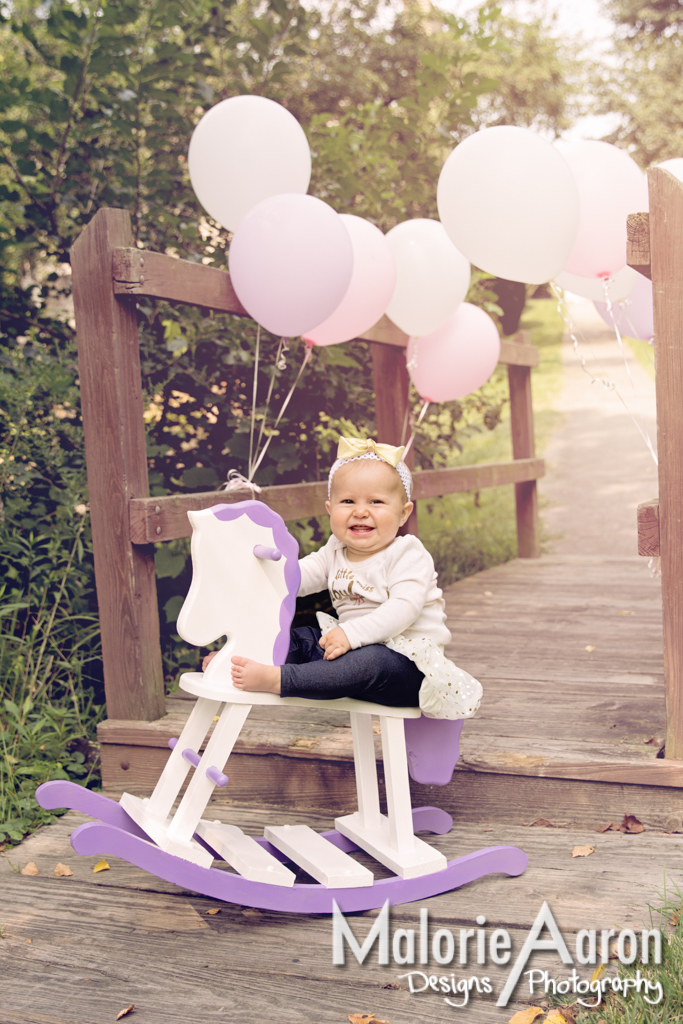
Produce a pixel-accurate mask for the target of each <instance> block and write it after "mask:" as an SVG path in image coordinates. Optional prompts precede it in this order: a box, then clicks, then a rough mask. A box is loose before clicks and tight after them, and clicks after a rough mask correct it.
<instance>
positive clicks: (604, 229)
mask: <svg viewBox="0 0 683 1024" xmlns="http://www.w3.org/2000/svg"><path fill="white" fill-rule="evenodd" d="M558 149H559V150H560V152H561V153H562V156H563V157H564V158H565V160H566V161H567V163H568V164H569V166H570V167H571V169H572V171H573V173H574V178H575V179H576V184H577V186H578V189H579V197H580V203H581V218H580V221H579V233H578V235H577V237H576V241H575V243H574V248H573V249H572V251H571V253H570V254H569V259H568V260H567V262H566V264H565V267H564V269H565V271H566V272H567V273H569V274H578V275H579V276H580V277H605V276H612V275H614V274H616V273H617V272H618V271H619V270H621V268H622V267H624V266H626V218H627V216H628V215H629V213H639V212H641V211H645V210H647V209H649V207H648V194H647V178H646V177H645V175H644V174H643V172H642V171H641V169H640V167H638V164H637V163H636V162H635V160H633V159H632V158H631V157H630V156H629V155H628V153H626V152H624V150H623V149H618V148H617V147H616V146H612V145H611V144H610V143H609V142H592V141H583V142H573V143H559V144H558Z"/></svg>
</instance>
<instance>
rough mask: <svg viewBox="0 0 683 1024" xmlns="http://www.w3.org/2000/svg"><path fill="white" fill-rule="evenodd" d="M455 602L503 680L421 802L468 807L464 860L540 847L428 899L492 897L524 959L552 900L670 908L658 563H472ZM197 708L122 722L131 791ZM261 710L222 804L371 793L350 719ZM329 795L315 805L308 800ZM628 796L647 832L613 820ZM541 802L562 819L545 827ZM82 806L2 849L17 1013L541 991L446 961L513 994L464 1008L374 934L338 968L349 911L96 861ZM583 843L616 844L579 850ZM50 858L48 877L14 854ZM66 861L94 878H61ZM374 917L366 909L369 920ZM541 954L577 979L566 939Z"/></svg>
mask: <svg viewBox="0 0 683 1024" xmlns="http://www.w3.org/2000/svg"><path fill="white" fill-rule="evenodd" d="M447 603H448V612H449V620H450V624H451V628H452V631H453V636H454V640H453V645H452V648H451V655H452V656H453V657H454V658H455V659H456V660H457V661H459V662H460V663H461V664H463V665H464V666H466V667H468V668H470V669H471V670H472V671H473V672H474V673H475V674H477V675H478V676H479V677H480V678H481V679H482V681H483V682H484V684H485V690H486V698H485V702H484V704H483V705H482V709H481V713H480V714H479V715H478V716H477V717H476V718H475V719H474V720H472V721H471V722H469V723H467V726H466V729H465V732H464V736H463V758H462V761H461V763H460V766H459V769H458V771H457V772H456V775H455V777H454V780H453V782H452V783H451V784H450V785H449V786H447V787H445V788H443V789H440V788H436V787H420V786H416V787H414V789H415V792H414V802H415V804H416V805H417V804H424V803H431V804H436V805H437V806H441V807H445V808H447V809H448V810H450V811H451V813H454V815H455V824H454V828H453V831H452V832H451V833H450V834H449V835H447V836H442V837H433V838H432V839H430V841H433V842H434V845H435V846H437V847H438V848H439V849H440V850H442V851H443V852H444V853H445V854H446V855H447V856H448V857H449V858H450V857H454V856H458V855H462V854H465V853H468V852H471V851H473V850H475V849H478V848H481V847H483V846H489V845H497V844H501V843H509V844H513V845H517V846H520V847H521V848H522V849H524V850H525V852H526V853H527V854H528V856H529V858H530V866H529V869H528V870H527V872H526V874H524V875H523V876H521V877H520V878H516V879H509V878H506V877H503V876H490V877H489V878H484V879H479V880H478V881H476V882H473V883H471V884H470V885H467V886H464V887H463V888H461V889H459V890H456V891H454V892H451V893H447V894H444V895H443V896H439V897H436V898H434V899H431V900H428V901H425V904H426V905H428V907H429V914H430V922H431V927H432V934H433V932H434V931H435V930H436V929H437V928H448V929H450V930H451V931H454V932H456V934H457V930H458V929H459V928H461V927H466V928H473V927H476V925H475V918H476V917H477V915H480V914H483V915H484V916H485V917H486V919H487V928H493V927H501V928H506V929H507V930H508V931H509V932H510V934H511V936H512V942H513V956H515V955H516V953H517V952H518V951H519V949H520V948H521V945H522V943H523V941H524V938H525V937H526V934H527V932H528V929H529V928H530V926H531V923H532V922H533V920H534V918H535V916H536V914H537V913H538V911H539V909H540V907H541V904H542V903H543V901H544V900H547V901H548V902H549V904H550V906H551V909H552V910H553V913H554V914H555V916H556V919H557V921H558V924H559V925H560V927H561V928H562V929H563V932H564V934H565V936H566V938H567V940H568V941H569V942H570V946H571V936H572V933H575V932H576V931H577V930H579V929H581V928H596V929H601V928H616V929H617V930H618V929H620V928H626V927H631V928H635V929H636V930H637V929H639V928H641V927H650V926H651V920H650V910H649V905H652V904H657V892H658V891H659V892H662V891H663V890H664V888H665V886H666V887H667V888H668V889H669V890H671V889H673V887H675V886H678V887H679V888H680V887H681V886H682V885H683V873H682V871H681V860H680V843H681V836H680V835H673V834H666V831H665V829H668V830H672V829H674V828H680V827H681V822H682V820H683V797H682V796H681V788H678V787H680V786H681V784H682V783H683V777H682V776H681V766H680V765H678V764H676V763H674V764H673V765H671V764H668V763H667V762H665V761H662V760H661V759H658V758H657V753H658V750H659V748H660V746H661V737H662V735H663V723H664V706H663V699H664V698H663V682H662V664H661V634H660V629H661V624H660V623H661V614H660V604H659V587H658V581H657V580H654V579H652V578H651V577H650V575H649V573H648V570H647V565H646V563H645V562H644V561H642V560H638V559H635V558H634V559H609V558H598V557H593V558H575V557H561V558H560V557H546V558H543V559H541V560H538V561H537V560H528V561H519V562H511V563H509V564H507V565H503V566H499V567H498V568H496V569H492V570H489V571H487V572H484V573H481V574H479V575H477V576H474V577H472V578H470V579H468V580H464V581H462V582H461V583H459V584H457V585H455V586H453V587H450V588H449V589H448V591H447ZM589 647H590V648H593V650H590V651H589V650H587V649H586V648H589ZM187 707H188V701H185V700H183V699H181V698H179V697H174V698H172V699H171V700H170V701H169V714H168V715H167V717H166V718H164V719H162V720H160V721H158V722H155V723H151V724H148V725H142V724H140V723H116V722H111V721H110V722H107V723H106V724H105V725H104V727H103V738H104V739H105V740H106V742H105V744H104V748H103V750H104V756H105V762H106V763H107V764H108V772H109V777H110V779H111V778H112V777H113V778H114V780H115V782H116V785H117V786H118V787H119V788H123V786H124V785H126V787H127V788H136V787H137V788H138V789H141V790H143V791H145V790H147V791H149V787H150V786H151V784H152V783H153V782H154V781H155V779H156V775H157V772H158V769H159V766H160V765H161V763H162V762H163V759H164V758H165V756H166V750H167V747H166V741H167V739H168V737H169V736H170V735H177V732H178V730H179V728H180V723H181V721H182V719H183V718H184V716H185V714H186V711H187ZM255 711H256V709H255ZM248 721H249V726H248V729H247V730H246V731H245V733H244V735H243V737H242V739H241V741H240V745H239V748H238V752H237V754H236V755H235V756H234V757H233V758H232V759H231V767H230V780H231V781H230V786H229V787H228V788H229V790H231V792H232V799H233V800H234V801H235V806H229V805H228V804H226V803H225V802H224V803H222V804H221V803H216V804H214V805H213V807H212V815H213V816H214V817H216V818H220V819H221V820H227V821H233V822H235V823H239V824H240V826H241V827H243V828H244V829H245V830H246V831H248V832H251V833H252V834H262V830H263V827H264V825H266V824H276V823H278V824H284V823H287V822H306V823H308V824H310V825H312V826H313V827H315V828H318V829H325V828H329V827H330V825H331V819H332V817H333V816H334V814H335V813H336V812H339V811H340V810H341V809H342V807H344V806H353V802H354V799H355V797H354V792H353V773H352V761H351V742H350V730H349V728H348V726H347V724H346V722H345V721H344V716H342V715H339V714H333V713H331V712H329V711H325V710H324V709H323V710H320V711H317V712H315V713H312V712H310V711H308V710H306V711H305V713H304V714H303V716H302V714H301V713H300V712H298V711H296V712H295V711H292V710H287V711H285V713H283V714H280V715H278V716H273V715H267V714H265V713H261V714H258V713H254V714H253V715H252V717H250V719H249V720H248ZM644 740H653V741H654V742H648V743H645V742H644ZM122 764H128V768H127V769H124V768H123V767H121V765H122ZM112 766H114V767H116V769H117V770H116V771H114V770H113V767H112ZM131 783H133V784H134V785H131ZM109 788H110V790H112V789H113V790H115V789H116V786H113V787H112V786H111V784H110V787H109ZM316 804H317V806H318V810H317V811H315V812H313V811H306V810H305V809H302V808H306V807H309V808H310V807H313V806H316ZM256 808H260V809H256ZM321 808H329V811H323V810H321ZM624 813H633V814H635V815H636V816H637V817H638V818H639V819H640V820H641V821H642V822H644V824H645V831H644V832H643V833H641V834H639V835H625V834H622V833H617V832H606V833H598V832H596V831H595V829H596V828H600V827H604V826H605V825H607V824H609V823H610V822H613V821H616V822H619V821H620V820H621V818H622V816H623V814H624ZM539 816H540V817H544V818H547V819H549V821H550V822H552V823H553V824H554V825H555V826H557V827H555V828H545V827H525V824H526V825H527V826H528V825H529V823H531V822H533V821H534V820H535V819H536V818H537V817H539ZM82 820H83V819H82V817H81V816H79V815H78V814H76V813H74V812H70V813H69V814H68V815H67V816H66V817H65V818H63V819H61V820H60V822H59V823H58V824H57V825H53V826H50V827H49V828H46V829H43V830H42V831H41V832H39V833H38V834H36V835H35V836H33V837H31V838H30V839H29V840H27V841H26V842H25V843H23V844H22V845H21V846H20V847H19V848H18V849H15V850H13V851H11V852H10V854H9V856H5V857H4V858H3V857H0V889H1V891H2V911H1V912H0V925H2V936H3V938H2V941H0V957H2V962H1V964H0V971H1V972H2V979H3V980H2V985H0V1021H2V1024H94V1022H97V1024H100V1022H104V1021H108V1020H113V1019H114V1018H115V1016H116V1013H117V1012H118V1011H119V1010H121V1009H123V1008H124V1007H126V1006H129V1005H130V1004H131V1003H135V1006H136V1010H135V1015H134V1017H131V1020H132V1019H137V1020H140V1021H141V1022H143V1021H144V1022H146V1024H173V1022H176V1021H177V1022H178V1024H181V1022H182V1024H194V1022H195V1021H199V1020H202V1021H205V1020H210V1019H214V1018H215V1019H219V1020H230V1021H233V1020H243V1019H245V1020H246V1019H249V1020H255V1019H259V1020H274V1019H277V1020H278V1021H281V1022H283V1024H300V1022H301V1020H302V1019H305V1020H315V1021H320V1022H328V1021H329V1022H340V1021H344V1020H346V1016H347V1014H349V1013H373V1012H374V1013H376V1014H377V1016H378V1017H379V1018H380V1019H382V1020H387V1021H389V1022H390V1024H408V1022H412V1021H414V1020H415V1019H418V1018H419V1019H420V1020H424V1021H426V1022H432V1021H433V1022H440V1021H444V1022H446V1021H450V1020H452V1015H453V1013H460V1015H461V1016H462V1017H463V1018H464V1019H467V1020H468V1021H471V1022H473V1024H504V1022H506V1021H508V1020H509V1018H510V1017H511V1016H512V1014H513V1012H514V1011H515V1010H517V1009H520V1008H522V1006H523V1004H524V1002H525V1000H526V999H528V998H530V997H529V994H528V992H527V991H526V989H525V988H523V987H521V986H520V988H518V990H517V997H516V1001H511V1002H510V1004H509V1005H508V1006H507V1007H505V1008H502V1007H496V1005H495V999H496V997H497V995H498V993H499V992H500V990H501V988H502V985H503V983H504V979H505V978H506V976H507V971H508V968H506V967H496V966H495V965H493V964H491V962H490V961H489V962H488V963H486V964H485V965H484V966H479V965H476V964H474V963H470V964H469V965H468V966H467V968H461V967H459V966H455V965H454V966H453V967H448V968H440V967H439V966H438V965H437V964H435V963H434V961H433V958H432V960H431V961H430V966H429V971H430V973H437V974H446V975H450V973H451V972H454V973H455V974H456V977H461V976H462V975H463V973H465V974H466V976H467V977H469V976H471V975H473V974H474V975H478V976H479V977H483V976H487V977H489V978H490V979H491V981H492V984H493V987H494V994H493V995H492V996H488V997H484V996H480V997H478V998H474V999H473V1001H472V1002H471V1003H470V1004H469V1006H468V1007H467V1009H466V1010H463V1009H460V1010H457V1009H454V1008H453V1007H451V1006H449V1005H447V1004H446V1003H445V1002H444V1001H443V997H442V996H441V995H437V994H435V993H430V994H423V995H418V994H413V995H411V994H410V992H409V991H408V988H407V982H406V980H405V979H404V980H402V981H401V980H399V976H400V975H401V974H404V973H405V972H406V970H407V968H406V967H402V966H399V965H396V964H394V963H391V964H390V965H389V966H379V965H378V963H377V956H376V952H374V951H373V953H372V954H371V955H370V957H369V958H368V960H367V961H366V963H365V964H363V965H362V966H361V965H359V964H357V963H356V962H355V960H354V959H353V957H351V959H350V961H349V962H347V965H346V966H345V967H343V968H341V967H334V966H333V964H332V925H331V922H330V919H329V918H327V917H318V918H316V917H297V916H294V915H278V914H269V913H262V912H258V911H253V910H249V909H243V908H240V907H237V906H232V905H226V904H222V905H220V913H218V914H214V915H209V914H207V911H209V910H214V911H215V910H216V909H217V907H218V906H219V904H217V903H215V902H213V901H211V900H209V899H206V898H204V897H199V896H195V895H193V894H190V893H186V892H183V891H180V890H178V889H176V888H175V887H174V886H172V885H170V884H168V883H165V882H161V881H159V880H158V879H156V878H153V877H151V876H149V875H146V874H144V872H141V871H139V870H138V869H136V868H133V867H132V866H130V865H127V864H125V863H123V862H121V861H116V860H114V859H113V858H112V859H110V864H111V870H110V871H106V872H103V873H101V874H97V875H95V874H93V871H92V869H93V866H94V863H95V861H96V860H97V858H79V857H77V855H76V854H75V853H73V851H72V850H71V848H70V846H69V843H68V835H69V833H70V832H71V830H72V829H73V828H74V827H75V826H76V825H77V824H78V823H80V821H82ZM577 845H578V846H584V845H589V846H593V847H594V848H595V853H594V854H592V855H591V856H589V857H587V858H581V859H572V856H571V853H572V848H573V847H574V846H577ZM358 856H359V857H360V858H361V859H362V857H363V855H362V854H359V855H358ZM29 860H33V861H34V862H35V863H36V864H37V866H38V869H39V872H40V874H39V875H38V876H37V877H25V876H21V875H19V874H16V873H14V872H13V870H12V866H14V869H15V870H16V869H18V868H19V867H21V866H23V865H25V864H26V863H27V862H28V861H29ZM59 861H61V862H62V863H66V864H68V865H70V867H71V868H72V870H73V871H74V877H73V878H55V877H54V876H53V874H52V872H53V870H54V867H55V865H56V864H57V862H59ZM372 917H374V912H372V913H370V914H365V915H356V916H354V917H352V918H350V921H351V923H352V927H353V929H354V931H355V933H356V935H357V937H358V938H359V939H361V940H362V939H363V937H364V936H365V935H366V934H367V931H368V929H369V926H370V921H369V920H368V919H369V918H372ZM392 921H393V923H394V926H395V927H403V928H416V929H417V928H418V926H419V907H418V905H417V904H415V905H407V906H403V907H397V908H394V909H392ZM655 923H656V922H655ZM29 940H30V941H29ZM529 966H543V967H547V968H548V969H550V971H551V974H552V976H558V975H560V976H564V974H562V972H563V970H564V968H563V967H562V965H561V964H560V962H559V960H558V959H557V958H556V957H555V955H554V954H551V953H549V954H545V953H544V954H536V959H535V960H534V961H532V962H531V963H530V965H529ZM418 967H419V965H418ZM590 971H592V968H591V969H590V970H589V972H588V973H589V974H590ZM566 973H569V969H567V971H566ZM399 986H400V987H399ZM539 998H540V997H539Z"/></svg>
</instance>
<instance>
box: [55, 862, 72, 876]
mask: <svg viewBox="0 0 683 1024" xmlns="http://www.w3.org/2000/svg"><path fill="white" fill-rule="evenodd" d="M54 874H55V878H69V877H70V876H71V875H73V871H72V870H71V868H70V867H69V865H68V864H62V863H59V864H58V865H57V867H56V868H55V871H54Z"/></svg>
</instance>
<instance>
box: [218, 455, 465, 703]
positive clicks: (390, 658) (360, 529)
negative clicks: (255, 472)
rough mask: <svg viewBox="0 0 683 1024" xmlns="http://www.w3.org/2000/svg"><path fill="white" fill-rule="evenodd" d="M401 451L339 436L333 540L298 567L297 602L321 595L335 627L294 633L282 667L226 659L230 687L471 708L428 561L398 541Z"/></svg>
mask: <svg viewBox="0 0 683 1024" xmlns="http://www.w3.org/2000/svg"><path fill="white" fill-rule="evenodd" d="M403 452H404V448H393V447H392V446H390V445H384V444H377V443H376V442H375V441H372V440H368V441H360V440H358V439H356V438H341V440H340V442H339V450H338V458H337V461H336V462H335V463H334V465H333V466H332V469H331V470H330V475H329V483H328V497H329V500H328V501H327V502H326V508H327V511H328V514H329V516H330V527H331V529H332V536H331V537H330V539H329V541H328V542H327V544H326V545H325V546H324V547H323V548H321V549H320V550H319V551H316V552H314V553H313V554H310V555H307V556H306V557H305V558H302V559H301V560H300V561H299V566H300V568H301V587H300V589H299V595H300V596H302V597H303V596H305V595H306V594H313V593H317V592H318V591H320V590H323V589H324V588H325V587H327V588H328V589H329V591H330V595H331V597H332V603H333V605H334V608H335V611H336V612H337V615H338V621H337V620H336V619H333V618H332V617H331V616H328V615H323V614H322V613H319V614H318V621H319V623H320V625H321V626H322V632H321V630H318V629H313V628H311V627H310V626H306V627H303V628H299V629H293V630H292V632H291V640H290V649H289V654H288V656H287V660H286V662H285V664H284V665H282V666H275V665H261V664H259V663H257V662H255V661H251V660H249V659H247V658H241V657H233V658H232V679H233V684H234V686H235V687H237V688H238V689H241V690H265V691H268V692H270V693H278V694H281V695H282V696H283V697H307V698H313V699H321V700H329V699H331V698H335V697H355V698H357V699H359V700H367V701H372V702H374V703H376V704H384V705H389V706H393V707H415V706H417V705H419V706H420V707H421V708H422V711H423V713H424V714H426V715H427V716H428V717H432V718H450V719H459V718H469V717H471V716H472V715H473V714H474V712H475V711H476V710H477V708H478V706H479V702H480V700H481V685H480V684H479V683H478V682H477V680H476V679H474V678H473V677H472V676H470V675H469V674H468V673H467V672H464V671H463V670H462V669H459V668H457V667H456V666H455V665H454V664H453V662H451V661H448V660H447V659H446V658H445V657H444V655H443V645H444V644H446V643H448V641H449V640H450V638H451V635H450V632H449V631H448V629H447V627H446V615H445V606H444V601H443V598H442V596H441V591H440V590H439V588H438V586H437V583H436V572H435V570H434V562H433V561H432V558H431V555H430V554H429V553H428V551H427V550H426V549H425V547H424V546H423V545H422V543H421V542H420V541H419V540H418V539H417V537H412V536H405V537H399V536H398V531H399V528H400V527H401V526H402V525H403V523H405V522H406V520H407V519H408V516H409V515H410V513H411V512H412V510H413V503H412V501H411V500H410V494H411V477H410V472H409V470H408V468H407V466H406V465H405V463H404V462H402V461H401V456H402V455H403ZM209 657H210V656H209ZM206 663H207V659H205V665H206Z"/></svg>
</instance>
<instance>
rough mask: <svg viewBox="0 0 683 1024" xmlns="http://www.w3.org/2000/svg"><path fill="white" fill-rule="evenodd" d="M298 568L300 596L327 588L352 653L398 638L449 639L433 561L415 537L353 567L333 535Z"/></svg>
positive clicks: (396, 542)
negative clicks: (359, 648) (370, 645)
mask: <svg viewBox="0 0 683 1024" xmlns="http://www.w3.org/2000/svg"><path fill="white" fill-rule="evenodd" d="M299 566H300V568H301V586H300V588H299V596H300V597H305V596H306V594H315V593H317V592H318V591H319V590H324V589H325V587H327V589H328V590H329V592H330V596H331V597H332V604H333V605H334V609H335V611H336V612H337V615H338V617H339V624H340V626H342V627H343V629H344V632H345V633H346V636H347V637H348V641H349V643H350V644H351V647H352V649H354V650H355V649H356V648H358V647H365V646H367V645H368V644H378V643H384V642H385V641H387V640H390V639H392V638H393V637H397V636H405V637H408V638H409V639H415V640H418V639H420V638H426V639H431V640H433V641H434V642H435V643H436V644H446V643H448V642H449V640H450V639H451V634H450V632H449V630H448V629H447V627H446V608H445V604H444V600H443V597H442V595H441V590H440V589H439V588H438V586H437V585H436V571H435V569H434V562H433V560H432V556H431V555H430V554H429V552H428V551H427V549H426V548H425V547H424V545H423V544H422V543H421V541H419V540H418V538H417V537H412V536H405V537H396V538H395V539H394V540H393V541H392V542H391V544H390V545H389V547H387V548H385V549H384V550H383V551H380V552H378V554H376V555H373V556H372V557H371V558H366V559H365V560H364V561H362V562H349V560H348V559H347V557H346V545H345V544H342V542H341V541H339V540H337V538H336V537H335V536H334V535H333V536H331V537H330V539H329V540H328V542H327V544H325V546H324V547H322V548H320V550H319V551H314V552H313V553H312V554H310V555H306V556H305V558H302V559H300V560H299Z"/></svg>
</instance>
